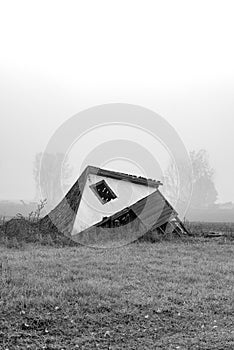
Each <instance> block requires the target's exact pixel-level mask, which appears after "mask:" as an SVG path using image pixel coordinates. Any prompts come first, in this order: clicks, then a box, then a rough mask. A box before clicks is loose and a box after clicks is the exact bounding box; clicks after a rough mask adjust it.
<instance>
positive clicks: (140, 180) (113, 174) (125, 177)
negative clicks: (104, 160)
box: [86, 165, 162, 188]
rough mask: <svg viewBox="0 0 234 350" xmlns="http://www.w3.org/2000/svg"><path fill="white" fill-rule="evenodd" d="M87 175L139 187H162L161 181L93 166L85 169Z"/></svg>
mask: <svg viewBox="0 0 234 350" xmlns="http://www.w3.org/2000/svg"><path fill="white" fill-rule="evenodd" d="M86 171H87V174H95V175H99V176H105V177H110V178H112V179H117V180H122V181H129V182H133V183H135V184H139V185H146V186H149V187H154V188H158V187H159V186H160V185H162V183H161V181H157V180H153V179H149V178H146V177H143V176H136V175H131V174H125V173H121V172H118V171H113V170H108V169H101V168H98V167H95V166H90V165H89V166H88V167H87V168H86Z"/></svg>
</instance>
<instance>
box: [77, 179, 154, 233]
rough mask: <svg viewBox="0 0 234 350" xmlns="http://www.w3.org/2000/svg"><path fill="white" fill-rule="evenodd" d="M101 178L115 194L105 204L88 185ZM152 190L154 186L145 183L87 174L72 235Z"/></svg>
mask: <svg viewBox="0 0 234 350" xmlns="http://www.w3.org/2000/svg"><path fill="white" fill-rule="evenodd" d="M101 180H105V181H106V183H107V184H108V186H110V188H111V189H112V190H113V191H114V192H115V194H116V195H117V198H116V199H113V200H111V201H110V202H108V203H106V204H102V203H101V202H100V201H99V199H98V198H97V196H96V195H95V194H94V192H93V191H92V190H91V188H90V187H89V186H90V185H93V184H95V183H97V182H99V181H101ZM154 191H156V188H153V187H147V186H145V185H139V184H134V183H131V182H127V181H122V180H117V179H111V178H108V177H104V176H98V175H93V174H90V175H88V177H87V181H86V184H85V187H84V191H83V196H82V198H81V202H80V206H79V208H78V212H77V216H76V219H75V223H74V227H73V231H72V235H75V234H77V233H79V232H81V231H83V230H84V229H86V228H88V227H90V226H93V225H94V224H96V223H98V222H99V221H101V220H102V218H103V217H104V216H111V215H112V214H114V213H116V212H118V211H119V210H122V209H124V208H126V207H128V206H130V205H132V204H134V203H136V202H137V201H139V200H140V199H142V198H144V197H146V196H148V195H149V194H151V193H153V192H154Z"/></svg>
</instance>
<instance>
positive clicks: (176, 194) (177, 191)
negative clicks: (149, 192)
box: [164, 149, 218, 208]
mask: <svg viewBox="0 0 234 350" xmlns="http://www.w3.org/2000/svg"><path fill="white" fill-rule="evenodd" d="M189 154H190V160H191V165H192V170H193V172H192V174H191V173H190V171H189V169H187V167H186V166H185V165H184V164H183V162H182V161H181V164H179V167H180V175H182V176H181V178H180V179H179V178H178V164H175V163H173V162H171V163H170V165H169V167H168V169H167V171H166V174H165V176H164V186H165V194H166V196H167V197H168V198H169V199H170V200H171V201H172V202H174V203H175V201H176V200H177V199H178V198H180V201H183V200H186V199H187V197H186V195H187V194H188V191H189V188H190V186H191V184H192V187H193V190H192V197H191V201H190V206H191V207H194V208H205V207H206V208H207V207H211V206H213V205H214V204H215V202H216V200H217V196H218V193H217V190H216V188H215V184H214V181H213V176H214V170H213V169H212V168H211V166H210V163H209V157H208V153H207V151H206V150H204V149H201V150H199V151H197V152H196V151H191V152H190V153H189ZM181 169H182V171H181ZM179 180H180V183H179Z"/></svg>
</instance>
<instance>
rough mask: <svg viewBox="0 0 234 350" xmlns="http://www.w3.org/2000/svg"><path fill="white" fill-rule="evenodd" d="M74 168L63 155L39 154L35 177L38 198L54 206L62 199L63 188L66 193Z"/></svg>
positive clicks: (34, 169) (35, 165)
mask: <svg viewBox="0 0 234 350" xmlns="http://www.w3.org/2000/svg"><path fill="white" fill-rule="evenodd" d="M71 174H72V167H71V166H70V165H69V162H68V158H67V157H65V155H64V154H63V153H56V154H52V153H37V154H36V156H35V160H34V168H33V176H34V180H35V183H36V191H37V196H40V197H41V196H42V197H43V198H46V199H47V202H48V204H49V205H54V204H56V202H57V201H58V200H59V199H60V198H61V195H62V191H61V188H62V189H63V190H64V191H66V190H67V189H68V187H69V182H68V180H69V178H70V177H71Z"/></svg>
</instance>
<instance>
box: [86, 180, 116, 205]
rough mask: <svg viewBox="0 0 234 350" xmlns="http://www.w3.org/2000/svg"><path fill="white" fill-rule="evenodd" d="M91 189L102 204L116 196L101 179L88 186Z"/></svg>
mask: <svg viewBox="0 0 234 350" xmlns="http://www.w3.org/2000/svg"><path fill="white" fill-rule="evenodd" d="M90 188H91V190H92V191H93V192H94V193H95V195H96V196H97V197H98V199H99V200H100V202H101V203H102V204H106V203H108V202H110V201H111V200H112V199H115V198H117V196H116V194H115V193H114V192H113V191H112V189H111V188H110V187H109V186H108V185H107V183H106V181H105V180H101V181H99V182H97V183H96V184H94V185H91V186H90Z"/></svg>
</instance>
